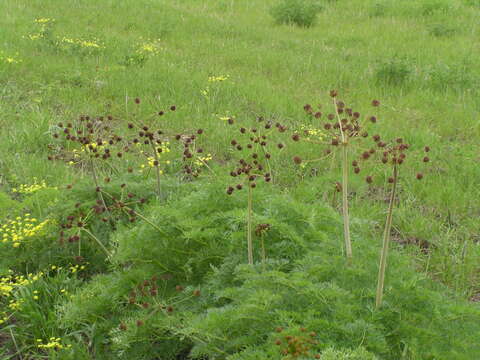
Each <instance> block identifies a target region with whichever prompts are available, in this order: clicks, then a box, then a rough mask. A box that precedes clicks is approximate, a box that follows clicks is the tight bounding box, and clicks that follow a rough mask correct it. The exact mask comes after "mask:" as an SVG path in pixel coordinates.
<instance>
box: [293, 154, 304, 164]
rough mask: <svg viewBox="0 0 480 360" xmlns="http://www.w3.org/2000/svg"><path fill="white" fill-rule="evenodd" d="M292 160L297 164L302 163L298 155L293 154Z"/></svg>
mask: <svg viewBox="0 0 480 360" xmlns="http://www.w3.org/2000/svg"><path fill="white" fill-rule="evenodd" d="M293 162H294V163H295V164H297V165H300V164H301V163H302V159H301V158H300V156H295V157H294V158H293Z"/></svg>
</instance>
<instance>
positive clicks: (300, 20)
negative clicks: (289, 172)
mask: <svg viewBox="0 0 480 360" xmlns="http://www.w3.org/2000/svg"><path fill="white" fill-rule="evenodd" d="M321 10H322V7H321V6H320V5H319V4H318V3H316V2H313V1H311V0H282V2H280V3H278V4H276V5H275V6H274V7H272V9H271V11H270V12H271V15H272V16H273V18H274V19H275V22H276V23H277V24H288V25H297V26H300V27H310V26H312V25H314V24H315V21H316V17H317V14H318V13H319V12H320V11H321Z"/></svg>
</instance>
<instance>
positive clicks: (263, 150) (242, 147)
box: [226, 117, 287, 264]
mask: <svg viewBox="0 0 480 360" xmlns="http://www.w3.org/2000/svg"><path fill="white" fill-rule="evenodd" d="M234 123H235V121H234V120H233V119H231V118H230V119H229V120H228V124H230V125H234ZM274 130H277V131H278V132H279V133H284V132H285V131H286V130H287V128H286V126H283V125H282V124H280V123H278V122H277V123H275V124H273V122H271V121H265V120H264V119H263V117H259V118H257V122H256V123H255V125H254V126H253V127H250V128H246V127H240V128H239V129H238V131H239V133H240V134H239V136H238V137H237V138H235V139H232V140H231V142H230V145H231V146H232V147H233V149H234V150H235V151H237V152H239V153H240V154H241V155H243V157H242V158H240V160H238V163H237V166H236V168H235V169H233V170H231V171H230V175H231V176H232V178H234V179H235V182H236V184H232V185H230V186H228V188H227V190H226V192H227V194H228V195H232V194H233V192H234V191H240V190H242V189H244V188H247V199H248V201H247V248H248V263H249V264H253V240H252V235H253V234H252V233H253V228H252V221H253V220H252V216H253V215H252V212H253V190H254V189H255V188H256V187H257V184H258V181H259V180H262V179H263V181H264V182H266V183H271V182H272V179H273V173H272V167H271V159H272V152H274V153H275V155H279V154H280V153H281V152H282V151H283V149H284V148H285V144H284V143H283V142H278V141H274V139H272V132H273V131H274Z"/></svg>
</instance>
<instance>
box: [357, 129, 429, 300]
mask: <svg viewBox="0 0 480 360" xmlns="http://www.w3.org/2000/svg"><path fill="white" fill-rule="evenodd" d="M372 139H373V140H374V141H375V144H376V147H377V148H378V150H377V149H375V147H372V148H371V149H369V150H368V151H365V152H363V153H362V156H361V159H359V160H354V162H353V165H354V166H355V168H359V166H360V162H362V161H363V162H365V161H367V160H369V159H371V158H374V157H375V155H377V154H381V157H380V159H381V160H380V161H381V163H382V164H384V165H386V166H388V167H390V171H391V173H390V174H389V176H388V177H387V179H386V183H387V184H388V185H389V186H390V196H389V200H388V211H387V218H386V222H385V228H384V232H383V241H382V250H381V252H380V260H379V266H378V277H377V292H376V298H375V307H376V308H377V309H378V308H380V306H381V305H382V299H383V289H384V285H385V272H386V267H387V257H388V249H389V246H390V234H391V230H392V219H393V208H394V206H395V202H396V197H397V191H398V182H399V179H400V168H401V167H402V165H404V164H405V162H406V160H407V152H408V150H409V149H410V145H409V144H407V143H406V142H405V141H404V140H403V139H402V138H397V139H395V140H394V141H391V142H388V143H387V142H384V141H382V139H381V137H380V135H374V136H372ZM424 152H425V153H428V152H430V147H429V146H425V147H424ZM377 158H378V157H377ZM421 162H423V163H424V164H426V163H428V162H430V158H429V156H427V154H425V155H424V156H423V157H422V159H421ZM416 178H417V180H421V179H423V173H421V172H417V174H416ZM365 181H366V182H367V183H368V184H372V183H373V182H374V177H373V176H372V175H367V176H366V177H365Z"/></svg>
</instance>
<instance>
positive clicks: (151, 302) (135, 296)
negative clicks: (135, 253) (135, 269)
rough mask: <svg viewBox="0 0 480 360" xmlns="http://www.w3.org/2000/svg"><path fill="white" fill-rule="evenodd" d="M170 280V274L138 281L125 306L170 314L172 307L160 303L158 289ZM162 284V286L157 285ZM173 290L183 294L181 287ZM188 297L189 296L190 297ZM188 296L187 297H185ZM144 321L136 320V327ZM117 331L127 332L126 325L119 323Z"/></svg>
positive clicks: (198, 293)
mask: <svg viewBox="0 0 480 360" xmlns="http://www.w3.org/2000/svg"><path fill="white" fill-rule="evenodd" d="M171 279H172V275H171V274H162V275H161V276H159V277H158V276H152V277H151V278H149V279H146V280H143V281H140V282H139V283H138V284H137V285H136V286H135V287H133V288H132V289H131V291H130V292H129V294H128V297H127V298H126V302H125V306H134V307H138V308H142V309H145V310H149V309H151V310H150V311H151V312H152V313H153V312H156V311H158V310H161V311H163V312H164V313H165V314H172V313H173V312H174V311H175V308H174V307H173V305H171V304H170V305H169V304H165V303H160V304H158V302H159V301H160V298H159V297H158V295H159V291H160V290H159V289H164V288H165V286H166V285H167V284H166V283H167V282H168V281H169V280H171ZM160 282H162V283H163V284H160V285H161V286H159V283H160ZM175 290H176V291H177V292H178V293H183V292H184V290H185V289H184V288H183V286H181V285H176V286H175ZM191 295H193V297H199V296H200V290H198V289H196V290H194V291H193V292H192V294H191ZM191 295H190V296H191ZM187 296H188V295H187ZM149 317H150V316H146V317H145V320H146V319H148V318H149ZM145 320H141V319H138V320H136V325H137V326H138V327H140V326H143V325H144V324H145ZM119 329H120V330H122V331H126V330H127V325H126V324H125V323H120V325H119Z"/></svg>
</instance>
